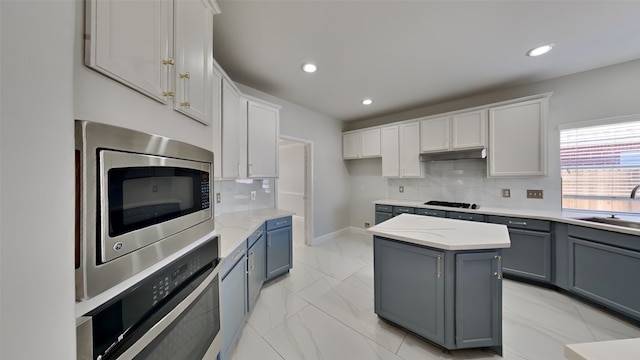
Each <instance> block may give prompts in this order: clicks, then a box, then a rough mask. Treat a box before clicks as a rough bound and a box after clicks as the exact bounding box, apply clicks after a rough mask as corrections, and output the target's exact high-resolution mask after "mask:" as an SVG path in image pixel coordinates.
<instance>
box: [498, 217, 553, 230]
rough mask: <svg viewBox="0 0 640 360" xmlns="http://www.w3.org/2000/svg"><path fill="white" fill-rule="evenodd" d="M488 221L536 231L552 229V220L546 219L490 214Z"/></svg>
mask: <svg viewBox="0 0 640 360" xmlns="http://www.w3.org/2000/svg"><path fill="white" fill-rule="evenodd" d="M487 222H490V223H494V224H503V225H507V226H508V227H510V228H515V229H526V230H536V231H551V222H550V221H546V220H534V219H523V218H514V217H505V216H495V215H489V218H488V220H487Z"/></svg>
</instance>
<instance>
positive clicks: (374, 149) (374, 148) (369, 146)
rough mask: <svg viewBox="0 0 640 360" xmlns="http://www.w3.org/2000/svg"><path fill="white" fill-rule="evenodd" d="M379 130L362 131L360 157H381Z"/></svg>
mask: <svg viewBox="0 0 640 360" xmlns="http://www.w3.org/2000/svg"><path fill="white" fill-rule="evenodd" d="M381 151H382V149H381V148H380V129H371V130H363V131H362V132H361V133H360V157H363V158H366V157H378V156H381V155H382V153H381Z"/></svg>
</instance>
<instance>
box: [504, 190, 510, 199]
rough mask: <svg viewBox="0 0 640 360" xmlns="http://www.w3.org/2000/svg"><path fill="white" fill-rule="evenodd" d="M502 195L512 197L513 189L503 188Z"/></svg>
mask: <svg viewBox="0 0 640 360" xmlns="http://www.w3.org/2000/svg"><path fill="white" fill-rule="evenodd" d="M502 197H503V198H510V197H511V189H502Z"/></svg>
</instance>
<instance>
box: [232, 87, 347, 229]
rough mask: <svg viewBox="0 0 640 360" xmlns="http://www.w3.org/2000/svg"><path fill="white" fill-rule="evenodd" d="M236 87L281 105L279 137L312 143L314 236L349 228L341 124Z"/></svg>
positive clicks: (307, 110) (257, 92)
mask: <svg viewBox="0 0 640 360" xmlns="http://www.w3.org/2000/svg"><path fill="white" fill-rule="evenodd" d="M238 88H239V89H240V91H241V92H243V93H245V94H248V95H252V96H255V97H258V98H261V99H264V100H267V101H269V102H272V103H274V104H278V105H281V106H282V109H281V110H280V135H285V136H291V137H294V138H298V139H304V140H308V141H312V142H313V166H314V169H313V174H314V176H313V187H314V193H313V213H314V219H313V220H314V231H313V232H314V234H313V235H314V237H316V238H317V237H319V236H322V235H326V234H330V233H332V232H335V231H339V230H341V229H343V228H345V227H347V226H349V174H348V173H347V169H346V165H345V163H344V162H343V161H342V122H341V121H339V120H336V119H333V118H331V117H329V116H326V115H323V114H320V113H317V112H315V111H312V110H309V109H307V108H304V107H302V106H300V105H296V104H294V103H291V102H288V101H285V100H282V99H279V98H277V97H274V96H271V95H268V94H266V93H263V92H261V91H258V90H255V89H252V88H250V87H247V86H244V85H242V84H238Z"/></svg>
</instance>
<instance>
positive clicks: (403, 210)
mask: <svg viewBox="0 0 640 360" xmlns="http://www.w3.org/2000/svg"><path fill="white" fill-rule="evenodd" d="M414 213H415V208H412V207H408V206H394V207H393V216H398V215H400V214H414Z"/></svg>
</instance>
